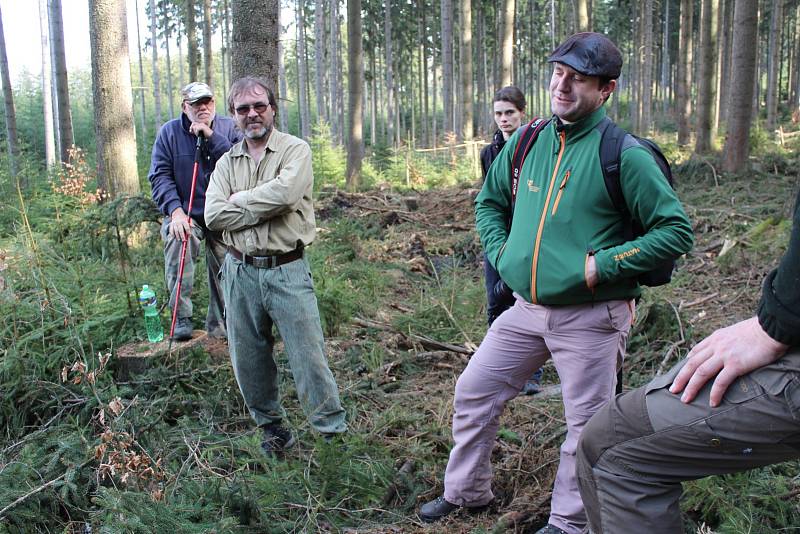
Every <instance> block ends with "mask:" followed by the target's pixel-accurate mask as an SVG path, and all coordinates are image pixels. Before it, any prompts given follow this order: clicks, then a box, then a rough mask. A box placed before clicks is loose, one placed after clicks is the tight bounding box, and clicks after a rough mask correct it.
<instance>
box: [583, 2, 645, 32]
mask: <svg viewBox="0 0 800 534" xmlns="http://www.w3.org/2000/svg"><path fill="white" fill-rule="evenodd" d="M576 3H577V4H578V5H577V6H576V7H577V8H578V9H577V16H578V27H577V31H579V32H590V31H592V27H591V25H590V24H589V5H588V2H587V0H578V1H577V2H576ZM651 11H652V9H651Z"/></svg>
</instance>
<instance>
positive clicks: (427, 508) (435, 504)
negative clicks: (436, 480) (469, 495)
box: [417, 495, 489, 523]
mask: <svg viewBox="0 0 800 534" xmlns="http://www.w3.org/2000/svg"><path fill="white" fill-rule="evenodd" d="M488 507H489V505H488V504H484V505H481V506H459V505H457V504H453V503H451V502H449V501H447V500H446V499H445V498H444V495H440V496H438V497H436V498H435V499H434V500H432V501H430V502H427V503H425V504H423V505H422V506H420V507H419V513H417V515H418V516H419V518H420V519H421V520H422V521H424V522H425V523H433V522H434V521H439V520H440V519H443V518H445V517H446V516H448V515H450V514H451V513H452V512H454V511H456V510H458V509H459V508H464V509H465V510H466V511H467V512H469V513H471V514H476V513H478V512H483V511H484V510H486V509H487V508H488Z"/></svg>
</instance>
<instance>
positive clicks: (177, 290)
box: [169, 132, 205, 349]
mask: <svg viewBox="0 0 800 534" xmlns="http://www.w3.org/2000/svg"><path fill="white" fill-rule="evenodd" d="M204 139H205V138H204V137H203V134H202V132H199V135H198V136H197V145H196V146H195V149H194V167H192V192H191V193H189V206H188V210H187V212H188V213H187V215H188V217H189V226H190V227H191V226H192V204H193V203H194V188H195V186H196V185H197V171H198V169H199V168H200V145H201V144H202V143H203V140H204ZM189 232H190V233H191V228H190V230H189ZM190 237H191V236H190V235H187V236H186V239H184V240H183V244H182V245H181V262H180V267H178V283H177V285H176V286H175V304H174V305H173V307H172V324H171V325H170V327H169V345H170V349H171V348H172V334H174V333H175V321H176V320H177V318H178V304H179V303H180V299H181V282H183V268H184V267H185V266H186V247H187V246H188V245H189V238H190Z"/></svg>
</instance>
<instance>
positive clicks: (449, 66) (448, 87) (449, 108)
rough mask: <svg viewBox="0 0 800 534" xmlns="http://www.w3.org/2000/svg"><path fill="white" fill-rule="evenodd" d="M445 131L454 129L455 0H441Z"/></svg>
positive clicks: (443, 125)
mask: <svg viewBox="0 0 800 534" xmlns="http://www.w3.org/2000/svg"><path fill="white" fill-rule="evenodd" d="M441 19H442V103H443V106H444V120H443V124H442V131H443V132H451V131H453V122H454V114H453V0H441Z"/></svg>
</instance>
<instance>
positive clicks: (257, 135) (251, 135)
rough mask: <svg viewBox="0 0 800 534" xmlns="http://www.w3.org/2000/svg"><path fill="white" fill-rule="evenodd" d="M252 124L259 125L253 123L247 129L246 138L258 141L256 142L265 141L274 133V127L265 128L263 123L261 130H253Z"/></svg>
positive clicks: (245, 131)
mask: <svg viewBox="0 0 800 534" xmlns="http://www.w3.org/2000/svg"><path fill="white" fill-rule="evenodd" d="M251 124H259V123H257V122H251V123H249V124H248V125H247V126H246V127H245V130H244V136H245V137H247V138H248V139H256V140H258V139H264V138H265V137H266V136H268V135H269V134H270V132H272V126H270V127H266V126H264V124H263V123H260V124H261V128H260V129H258V130H252V129H251V128H250V125H251Z"/></svg>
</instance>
